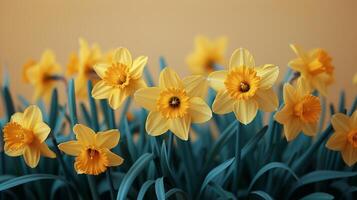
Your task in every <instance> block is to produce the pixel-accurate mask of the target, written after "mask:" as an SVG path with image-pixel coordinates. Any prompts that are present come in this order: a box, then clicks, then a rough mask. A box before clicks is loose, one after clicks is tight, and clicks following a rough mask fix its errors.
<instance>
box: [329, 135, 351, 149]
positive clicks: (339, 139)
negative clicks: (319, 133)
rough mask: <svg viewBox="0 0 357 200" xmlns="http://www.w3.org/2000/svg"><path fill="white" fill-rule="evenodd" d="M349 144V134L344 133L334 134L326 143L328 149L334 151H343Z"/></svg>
mask: <svg viewBox="0 0 357 200" xmlns="http://www.w3.org/2000/svg"><path fill="white" fill-rule="evenodd" d="M346 144H347V134H346V133H342V132H335V133H333V134H332V135H331V136H330V138H329V139H328V141H327V143H326V147H327V148H329V149H331V150H334V151H342V150H343V149H344V148H345V146H346Z"/></svg>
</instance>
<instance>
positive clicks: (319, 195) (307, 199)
mask: <svg viewBox="0 0 357 200" xmlns="http://www.w3.org/2000/svg"><path fill="white" fill-rule="evenodd" d="M316 199H318V200H332V199H334V196H332V195H331V194H328V193H324V192H315V193H312V194H309V195H306V196H304V197H303V198H301V199H300V200H316Z"/></svg>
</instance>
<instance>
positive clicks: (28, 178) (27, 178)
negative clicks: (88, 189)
mask: <svg viewBox="0 0 357 200" xmlns="http://www.w3.org/2000/svg"><path fill="white" fill-rule="evenodd" d="M46 179H47V180H48V179H49V180H60V181H63V182H66V180H65V179H64V178H62V177H60V176H55V175H51V174H30V175H24V176H19V177H16V178H13V179H10V180H7V181H4V182H2V183H1V184H0V191H4V190H7V189H10V188H13V187H16V186H19V185H22V184H25V183H29V182H33V181H39V180H46Z"/></svg>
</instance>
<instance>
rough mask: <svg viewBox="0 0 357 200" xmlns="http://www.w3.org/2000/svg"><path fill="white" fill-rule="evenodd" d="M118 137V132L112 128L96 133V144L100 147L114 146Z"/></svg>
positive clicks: (110, 147) (109, 147)
mask: <svg viewBox="0 0 357 200" xmlns="http://www.w3.org/2000/svg"><path fill="white" fill-rule="evenodd" d="M119 139H120V133H119V131H118V130H117V129H112V130H108V131H104V132H98V133H97V134H96V144H97V145H98V147H101V148H108V149H112V148H114V147H115V146H116V145H117V144H118V142H119Z"/></svg>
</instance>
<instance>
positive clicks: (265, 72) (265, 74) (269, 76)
mask: <svg viewBox="0 0 357 200" xmlns="http://www.w3.org/2000/svg"><path fill="white" fill-rule="evenodd" d="M257 75H258V76H259V77H260V78H261V79H260V82H259V88H262V89H269V88H271V87H272V86H273V85H274V83H275V81H276V79H277V78H278V76H279V67H278V66H275V65H271V64H268V65H264V66H263V67H260V68H257Z"/></svg>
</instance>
